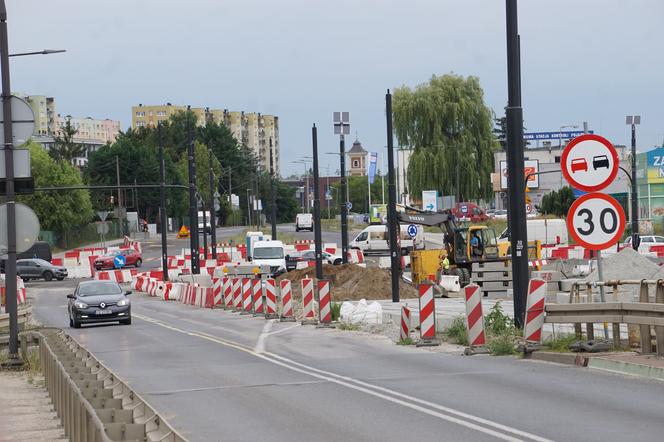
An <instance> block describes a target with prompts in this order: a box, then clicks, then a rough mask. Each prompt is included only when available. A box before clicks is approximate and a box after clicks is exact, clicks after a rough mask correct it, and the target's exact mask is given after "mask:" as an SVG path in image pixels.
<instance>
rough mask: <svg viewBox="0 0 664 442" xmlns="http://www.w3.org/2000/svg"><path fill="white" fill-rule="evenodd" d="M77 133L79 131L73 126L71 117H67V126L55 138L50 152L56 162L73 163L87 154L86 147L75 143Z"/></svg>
mask: <svg viewBox="0 0 664 442" xmlns="http://www.w3.org/2000/svg"><path fill="white" fill-rule="evenodd" d="M77 133H78V129H76V128H74V126H72V125H71V115H67V116H66V117H65V125H64V127H63V128H62V129H61V130H60V133H59V134H58V135H56V136H55V137H54V139H53V140H54V143H53V147H52V148H51V150H50V152H49V153H50V154H51V157H53V159H54V160H56V161H65V162H67V163H71V162H72V160H73V159H74V158H77V157H82V156H83V155H84V154H85V146H84V145H83V144H81V143H76V142H75V141H74V137H75V136H76V134H77Z"/></svg>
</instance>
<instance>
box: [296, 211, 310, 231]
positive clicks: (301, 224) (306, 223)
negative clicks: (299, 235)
mask: <svg viewBox="0 0 664 442" xmlns="http://www.w3.org/2000/svg"><path fill="white" fill-rule="evenodd" d="M300 230H311V231H312V232H313V231H314V216H313V215H312V214H311V213H298V214H297V216H295V231H296V232H299V231H300Z"/></svg>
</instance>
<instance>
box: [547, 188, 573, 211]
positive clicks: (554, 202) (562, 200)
mask: <svg viewBox="0 0 664 442" xmlns="http://www.w3.org/2000/svg"><path fill="white" fill-rule="evenodd" d="M573 202H574V191H573V190H572V188H571V187H569V186H565V187H562V188H561V189H560V190H558V191H556V190H554V191H552V192H549V193H547V194H546V195H544V196H543V197H542V204H540V205H539V207H538V211H539V212H541V213H544V214H552V215H556V216H560V217H562V216H565V215H567V212H569V208H570V207H571V206H572V203H573Z"/></svg>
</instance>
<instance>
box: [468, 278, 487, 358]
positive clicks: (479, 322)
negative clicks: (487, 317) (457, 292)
mask: <svg viewBox="0 0 664 442" xmlns="http://www.w3.org/2000/svg"><path fill="white" fill-rule="evenodd" d="M464 291H465V293H466V324H467V326H468V342H469V343H470V346H471V347H478V346H482V345H485V344H486V338H485V336H484V315H483V314H482V295H481V293H480V286H478V285H477V284H469V285H467V286H466V287H465V288H464Z"/></svg>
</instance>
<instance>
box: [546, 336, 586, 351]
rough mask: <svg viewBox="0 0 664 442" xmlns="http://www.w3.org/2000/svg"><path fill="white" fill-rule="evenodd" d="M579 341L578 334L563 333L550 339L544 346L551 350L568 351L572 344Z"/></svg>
mask: <svg viewBox="0 0 664 442" xmlns="http://www.w3.org/2000/svg"><path fill="white" fill-rule="evenodd" d="M576 341H578V339H577V337H576V335H574V334H562V335H558V336H557V337H556V338H555V339H550V340H547V341H546V342H544V346H545V347H546V348H547V349H548V350H550V351H557V352H561V353H564V352H568V351H570V349H569V346H570V344H572V343H574V342H576Z"/></svg>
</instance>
